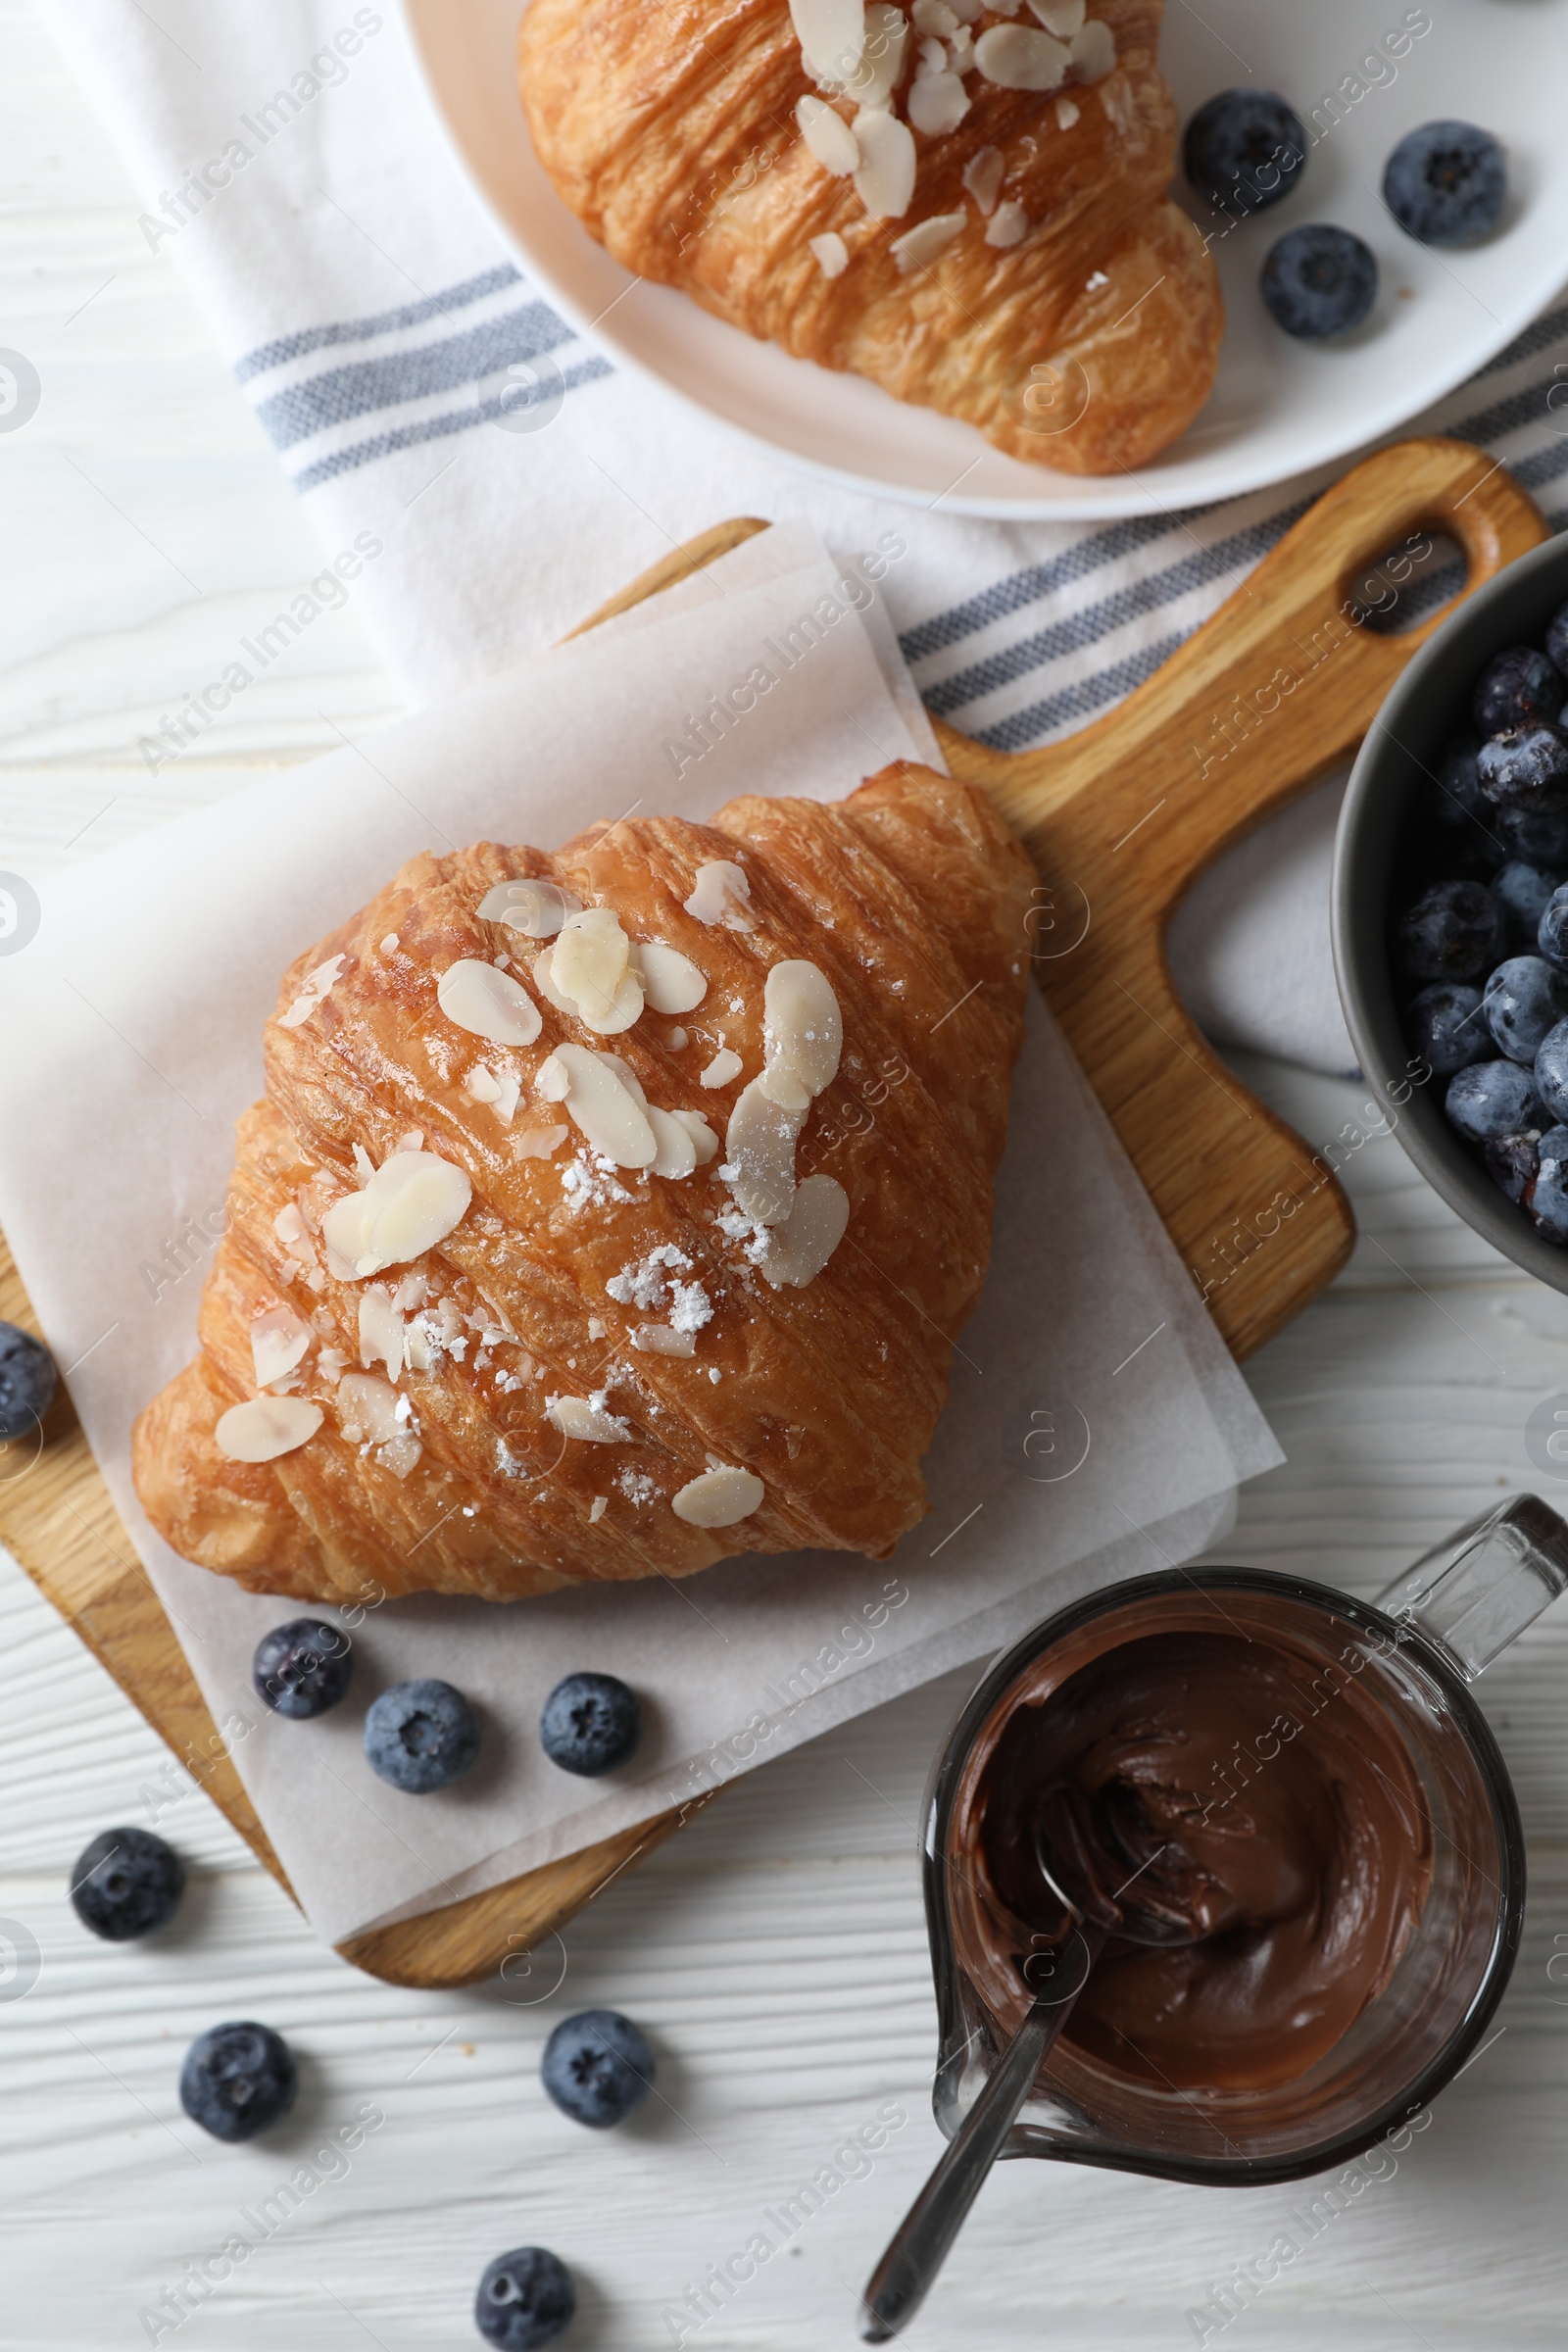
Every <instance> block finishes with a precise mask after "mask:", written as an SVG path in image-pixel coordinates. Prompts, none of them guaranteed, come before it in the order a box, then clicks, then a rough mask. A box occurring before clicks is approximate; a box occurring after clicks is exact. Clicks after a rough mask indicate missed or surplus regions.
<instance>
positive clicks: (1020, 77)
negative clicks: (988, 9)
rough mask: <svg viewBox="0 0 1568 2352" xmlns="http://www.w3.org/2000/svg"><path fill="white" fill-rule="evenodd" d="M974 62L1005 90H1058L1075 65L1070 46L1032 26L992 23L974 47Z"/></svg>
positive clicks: (988, 77)
mask: <svg viewBox="0 0 1568 2352" xmlns="http://www.w3.org/2000/svg"><path fill="white" fill-rule="evenodd" d="M974 62H975V64H976V65H977V66H978V67H979V69H980V71H981V73H983V74H984V75H985V77H986V79H987V81H994V82H995V83H996V85H997V87H998V88H999V89H1002V90H1054V89H1056V88H1058V87H1059V86H1060V84H1061V83H1062V82H1063V81H1065V80H1066V78H1067V68H1068V66H1069V65H1070V64H1071V62H1072V57H1071V52H1070V51H1069V50H1068V49H1067V47H1066V45H1065V44H1064V43H1063V42H1061V41H1058V40H1055V39H1054V38H1053V36H1052V35H1051V34H1050V33H1049V32H1036V31H1035V30H1034V28H1033V26H1032V25H989V26H988V27H987V29H986V30H985V31H984V32H983V33H982V34H981V35H980V38H979V39H978V40H977V41H976V43H975V45H974Z"/></svg>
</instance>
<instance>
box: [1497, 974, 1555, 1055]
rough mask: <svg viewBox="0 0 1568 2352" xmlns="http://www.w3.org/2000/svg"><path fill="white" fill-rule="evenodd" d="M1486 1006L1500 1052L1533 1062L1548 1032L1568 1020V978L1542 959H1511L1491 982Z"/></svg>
mask: <svg viewBox="0 0 1568 2352" xmlns="http://www.w3.org/2000/svg"><path fill="white" fill-rule="evenodd" d="M1482 1004H1483V1006H1484V1008H1485V1011H1486V1016H1487V1026H1488V1028H1489V1029H1490V1030H1491V1031H1492V1034H1493V1037H1494V1038H1495V1041H1496V1044H1497V1047H1498V1049H1499V1051H1500V1052H1501V1053H1504V1054H1507V1056H1508V1059H1509V1060H1510V1061H1527V1062H1532V1063H1533V1062H1534V1060H1535V1058H1536V1053H1537V1050H1538V1048H1539V1047H1540V1044H1541V1041H1542V1039H1543V1038H1544V1036H1545V1034H1546V1031H1547V1030H1548V1029H1554V1028H1555V1027H1556V1025H1557V1023H1558V1022H1559V1021H1560V1020H1562V1019H1564V1018H1565V1017H1568V978H1565V977H1564V975H1563V974H1562V973H1561V972H1557V971H1553V969H1552V967H1551V965H1550V964H1549V963H1546V962H1544V961H1543V959H1542V957H1541V956H1509V957H1508V960H1507V961H1506V963H1499V964H1498V966H1497V968H1496V970H1495V972H1494V973H1493V974H1492V977H1491V978H1490V979H1489V980H1488V982H1487V986H1486V992H1485V995H1484V996H1483V999H1482Z"/></svg>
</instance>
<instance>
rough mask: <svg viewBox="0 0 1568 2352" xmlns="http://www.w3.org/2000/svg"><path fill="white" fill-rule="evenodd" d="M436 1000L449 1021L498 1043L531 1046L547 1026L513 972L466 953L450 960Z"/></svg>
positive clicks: (495, 1043) (472, 1033) (438, 988)
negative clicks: (500, 968)
mask: <svg viewBox="0 0 1568 2352" xmlns="http://www.w3.org/2000/svg"><path fill="white" fill-rule="evenodd" d="M435 995H436V1003H437V1004H438V1005H440V1007H441V1009H442V1011H443V1012H444V1013H445V1014H446V1016H447V1019H448V1020H449V1021H456V1023H457V1025H458V1027H459V1028H460V1029H466V1030H467V1031H468V1033H469V1035H470V1036H472V1037H485V1038H488V1039H489V1040H490V1043H491V1044H492V1045H494V1046H531V1045H532V1044H533V1041H534V1039H535V1038H536V1037H537V1036H538V1034H539V1031H540V1029H541V1027H542V1026H543V1024H542V1022H541V1020H540V1017H539V1007H538V1005H536V1004H535V1003H534V1001H533V999H532V997H530V996H529V994H528V992H527V990H526V989H525V988H523V987H522V986H520V984H519V983H518V982H517V981H515V980H514V978H513V977H512V974H511V973H510V972H498V971H497V970H496V967H495V965H494V964H493V963H481V962H479V960H478V959H477V957H474V956H466V957H465V958H464V959H463V961H462V962H461V963H449V964H448V965H447V968H446V970H445V971H444V972H443V973H442V975H441V977H440V979H439V980H438V981H437V982H436V991H435Z"/></svg>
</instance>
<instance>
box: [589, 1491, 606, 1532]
mask: <svg viewBox="0 0 1568 2352" xmlns="http://www.w3.org/2000/svg"><path fill="white" fill-rule="evenodd" d="M609 1508H610V1497H609V1495H595V1496H594V1500H593V1508H592V1510H591V1511H590V1512H589V1513H588V1524H589V1526H590V1527H597V1526H598V1525H599V1522H600V1520H601V1519H602V1518H603V1517H604V1515H605V1513H606V1512H607V1511H608V1510H609Z"/></svg>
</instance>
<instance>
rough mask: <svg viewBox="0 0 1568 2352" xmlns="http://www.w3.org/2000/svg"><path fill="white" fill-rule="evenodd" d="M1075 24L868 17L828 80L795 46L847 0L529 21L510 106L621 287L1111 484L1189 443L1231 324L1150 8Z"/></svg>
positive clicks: (575, 7)
mask: <svg viewBox="0 0 1568 2352" xmlns="http://www.w3.org/2000/svg"><path fill="white" fill-rule="evenodd" d="M846 4H847V7H848V15H846ZM1090 5H1091V7H1092V9H1093V14H1092V15H1091V16H1089V17H1087V18H1086V16H1085V9H1084V0H1030V5H1029V7H1027V8H1023V7H1022V5H1021V0H1010V5H1005V6H1003V7H997V6H995V5H992V6H985V7H983V6H981V5H980V0H913V5H912V7H910V8H909V10H908V11H907V13H906V11H905V10H903V9H902V8H895V7H894V6H893V5H892V0H870V5H869V6H868V7H867V8H866V9H865V10H864V11H863V25H864V28H865V29H864V35H863V39H864V46H863V48H862V49H861V50H860V51H859V52H858V55H857V56H856V57H855V58H853V59H850V58H846V59H842V60H841V61H840V71H841V72H842V73H843V75H844V78H843V79H835V78H834V72H833V68H832V66H831V64H830V65H829V67H828V69H827V70H826V71H823V70H822V68H821V67H820V65H819V64H818V62H817V61H815V60H811V61H809V60H808V58H807V56H806V54H805V53H804V51H803V47H802V41H801V37H800V35H799V32H798V29H797V25H798V23H806V24H811V23H817V22H820V23H821V24H823V25H829V24H840V23H845V22H849V23H852V24H859V23H860V22H861V21H862V12H861V11H860V9H859V0H797V7H796V10H795V12H794V15H793V16H792V12H791V8H790V6H789V5H788V4H787V0H717V4H716V5H715V0H670V4H669V5H667V6H666V5H660V6H659V7H654V6H651V5H650V0H530V5H529V6H528V9H527V11H526V14H525V15H524V17H523V20H522V27H521V32H520V36H519V39H520V74H521V93H522V103H523V108H524V111H525V113H526V116H527V119H528V124H529V128H530V131H531V133H532V137H533V142H534V146H535V149H536V151H537V153H538V155H539V158H540V161H541V162H542V164H543V165H544V168H545V170H546V172H548V173H549V175H550V178H551V180H552V181H553V183H554V185H555V187H556V189H557V191H558V193H559V194H560V195H561V197H562V198H563V200H564V202H565V203H566V204H567V205H568V206H569V207H570V209H571V210H572V211H573V212H574V213H575V214H576V215H577V216H578V218H579V219H580V220H581V221H583V223H584V225H585V226H586V227H587V228H588V229H589V231H590V232H591V234H592V235H593V236H595V237H596V238H598V240H599V241H600V242H601V243H602V244H603V245H605V246H606V247H607V248H608V249H609V251H610V252H611V253H612V254H613V255H614V257H615V259H616V260H617V261H619V262H621V263H623V264H624V266H625V267H626V268H627V269H628V270H634V271H635V272H636V273H637V274H638V275H639V276H641V277H646V278H650V279H653V280H656V281H657V282H659V283H661V284H664V285H671V286H678V287H681V288H682V289H683V290H684V291H685V292H686V293H688V294H690V295H691V296H692V297H693V299H694V300H695V301H697V302H699V303H701V304H702V305H703V306H704V308H705V309H707V310H710V311H712V312H714V313H715V314H716V315H717V316H718V317H719V318H721V319H727V320H729V322H730V323H731V324H733V325H735V326H739V327H742V328H744V329H745V331H746V332H747V333H748V334H752V335H756V336H759V337H760V338H762V339H764V340H767V341H771V342H775V343H778V344H781V345H782V346H783V348H784V349H785V350H786V351H789V352H792V353H794V354H795V355H796V356H797V357H798V358H801V359H807V360H812V361H815V362H816V363H817V364H818V365H819V366H821V367H824V368H841V369H848V370H851V371H853V372H855V373H858V374H860V375H864V376H868V377H870V378H871V380H872V381H873V382H875V383H878V384H880V385H882V386H883V387H884V389H885V390H887V391H888V392H891V393H892V394H894V396H895V397H896V398H897V399H899V400H904V401H910V402H913V403H916V404H918V405H920V406H923V407H927V408H932V409H937V410H939V411H941V412H942V413H943V414H945V415H947V416H951V417H962V418H964V419H966V420H967V421H968V422H970V423H972V424H975V425H977V426H978V427H979V429H980V430H981V432H983V433H984V434H985V435H986V436H987V438H988V439H990V440H991V441H993V442H995V443H996V445H997V446H998V447H999V448H1000V449H1003V450H1005V451H1006V452H1007V453H1008V454H1009V455H1010V456H1012V457H1015V458H1021V459H1024V460H1025V461H1027V462H1030V463H1033V464H1038V465H1044V466H1054V467H1058V468H1060V469H1062V470H1064V471H1067V472H1071V473H1108V472H1113V471H1115V470H1117V469H1118V468H1121V467H1125V466H1139V465H1141V464H1143V463H1145V462H1146V461H1147V460H1148V459H1150V458H1151V457H1152V456H1154V455H1155V454H1156V453H1157V452H1158V451H1159V450H1161V449H1163V448H1165V447H1166V446H1167V445H1168V444H1169V443H1170V442H1171V441H1173V440H1175V438H1176V437H1177V435H1178V434H1180V433H1181V432H1183V431H1184V430H1185V428H1186V427H1187V425H1188V424H1189V423H1190V422H1191V421H1192V419H1193V417H1195V416H1196V415H1197V413H1198V411H1199V409H1200V408H1201V406H1202V404H1203V402H1204V401H1205V400H1206V399H1207V397H1208V394H1209V391H1210V389H1211V387H1212V385H1213V380H1214V372H1215V368H1216V364H1217V360H1218V353H1219V345H1220V339H1221V335H1222V333H1223V329H1224V316H1223V310H1222V306H1221V301H1220V295H1219V286H1218V280H1217V277H1216V275H1215V271H1214V268H1213V264H1212V262H1211V260H1210V258H1209V255H1208V252H1207V248H1206V246H1205V244H1204V242H1203V239H1202V238H1201V235H1200V233H1199V231H1198V230H1197V228H1196V227H1195V226H1194V224H1193V223H1192V221H1189V220H1188V218H1187V217H1186V215H1185V214H1184V213H1182V212H1181V211H1180V210H1179V208H1178V207H1177V206H1175V205H1174V204H1172V203H1171V202H1170V201H1169V199H1168V198H1167V196H1166V193H1165V191H1166V188H1167V186H1168V184H1169V182H1170V178H1171V174H1172V171H1173V168H1174V163H1175V145H1176V128H1177V123H1176V113H1175V108H1174V105H1173V102H1172V99H1171V94H1170V91H1169V88H1168V87H1167V85H1166V83H1165V81H1164V78H1163V76H1162V75H1161V73H1160V72H1159V68H1158V64H1157V61H1156V49H1157V44H1158V37H1159V23H1160V14H1161V0H1090ZM1048 25H1050V26H1052V27H1054V30H1047V29H1046V27H1047V26H1048ZM1057 33H1059V34H1060V35H1061V36H1062V37H1061V38H1057V37H1056V35H1057ZM944 35H945V36H946V37H943V36H944ZM993 75H1001V76H1003V78H1002V79H1000V80H999V79H995V78H992V76H993ZM1020 76H1022V77H1023V78H1026V79H1028V80H1030V81H1031V82H1032V83H1033V84H1034V85H1035V86H1031V87H1017V86H1011V84H1012V83H1013V82H1015V81H1016V80H1017V79H1018V78H1019V77H1020ZM890 77H891V85H890V86H884V85H885V84H888V83H889V81H890ZM950 124H951V127H949V125H950ZM926 126H929V127H926Z"/></svg>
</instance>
